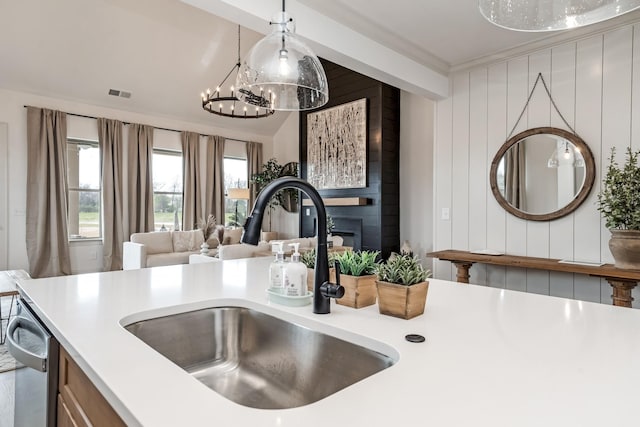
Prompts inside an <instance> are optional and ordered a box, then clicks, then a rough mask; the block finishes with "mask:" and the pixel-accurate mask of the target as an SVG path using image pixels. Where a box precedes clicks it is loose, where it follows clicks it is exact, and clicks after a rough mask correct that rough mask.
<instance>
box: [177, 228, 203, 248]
mask: <svg viewBox="0 0 640 427" xmlns="http://www.w3.org/2000/svg"><path fill="white" fill-rule="evenodd" d="M171 237H172V238H173V251H174V252H192V251H197V250H198V249H200V245H202V243H203V242H204V236H203V234H202V230H190V231H174V232H173V233H172V236H171Z"/></svg>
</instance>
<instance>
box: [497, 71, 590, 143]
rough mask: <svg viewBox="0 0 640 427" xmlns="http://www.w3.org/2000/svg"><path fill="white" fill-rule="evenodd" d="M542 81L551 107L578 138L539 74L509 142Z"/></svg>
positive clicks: (510, 134) (509, 137) (510, 133)
mask: <svg viewBox="0 0 640 427" xmlns="http://www.w3.org/2000/svg"><path fill="white" fill-rule="evenodd" d="M540 81H541V82H542V86H544V90H545V91H546V92H547V96H548V97H549V100H551V105H553V108H554V109H555V110H556V113H558V115H559V116H560V118H561V119H562V121H563V122H564V124H565V125H566V126H567V128H569V130H570V131H571V132H572V133H573V134H574V135H576V136H578V134H577V133H576V131H575V130H574V129H573V128H572V127H571V125H570V124H569V122H567V120H566V119H565V118H564V116H563V115H562V113H561V112H560V110H559V109H558V106H557V105H556V102H555V101H554V100H553V97H552V96H551V92H550V91H549V88H548V87H547V82H545V81H544V77H542V73H538V77H537V78H536V81H535V83H534V84H533V87H532V88H531V92H530V93H529V97H528V98H527V102H526V103H525V104H524V108H523V109H522V112H521V113H520V116H518V120H516V124H515V125H513V128H512V129H511V132H509V136H507V141H508V140H509V139H511V137H512V136H513V132H515V130H516V127H518V123H520V120H522V116H524V112H525V111H527V108H528V107H529V102H531V98H532V97H533V92H534V91H535V90H536V86H537V85H538V82H540Z"/></svg>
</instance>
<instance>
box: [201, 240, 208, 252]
mask: <svg viewBox="0 0 640 427" xmlns="http://www.w3.org/2000/svg"><path fill="white" fill-rule="evenodd" d="M200 253H201V254H202V255H209V244H208V243H207V242H204V243H203V244H201V245H200Z"/></svg>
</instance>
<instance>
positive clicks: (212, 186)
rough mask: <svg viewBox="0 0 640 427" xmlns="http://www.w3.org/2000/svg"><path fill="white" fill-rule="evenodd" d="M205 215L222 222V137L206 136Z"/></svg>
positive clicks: (223, 221)
mask: <svg viewBox="0 0 640 427" xmlns="http://www.w3.org/2000/svg"><path fill="white" fill-rule="evenodd" d="M205 194H206V198H205V215H213V216H215V217H216V222H217V223H218V224H224V223H225V218H224V196H225V194H224V138H223V137H221V136H209V137H208V138H207V181H206V190H205Z"/></svg>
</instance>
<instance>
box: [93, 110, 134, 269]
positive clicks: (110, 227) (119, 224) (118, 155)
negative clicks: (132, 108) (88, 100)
mask: <svg viewBox="0 0 640 427" xmlns="http://www.w3.org/2000/svg"><path fill="white" fill-rule="evenodd" d="M98 142H99V144H100V156H101V157H102V174H101V175H102V178H101V180H102V185H101V187H102V212H103V227H102V238H103V245H104V246H103V268H104V271H111V270H122V244H123V242H124V240H125V234H124V229H123V221H122V219H123V218H122V216H123V212H124V209H123V205H122V203H123V199H122V191H123V187H122V146H123V142H122V122H121V121H118V120H110V119H103V118H99V119H98ZM127 237H128V236H127Z"/></svg>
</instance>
